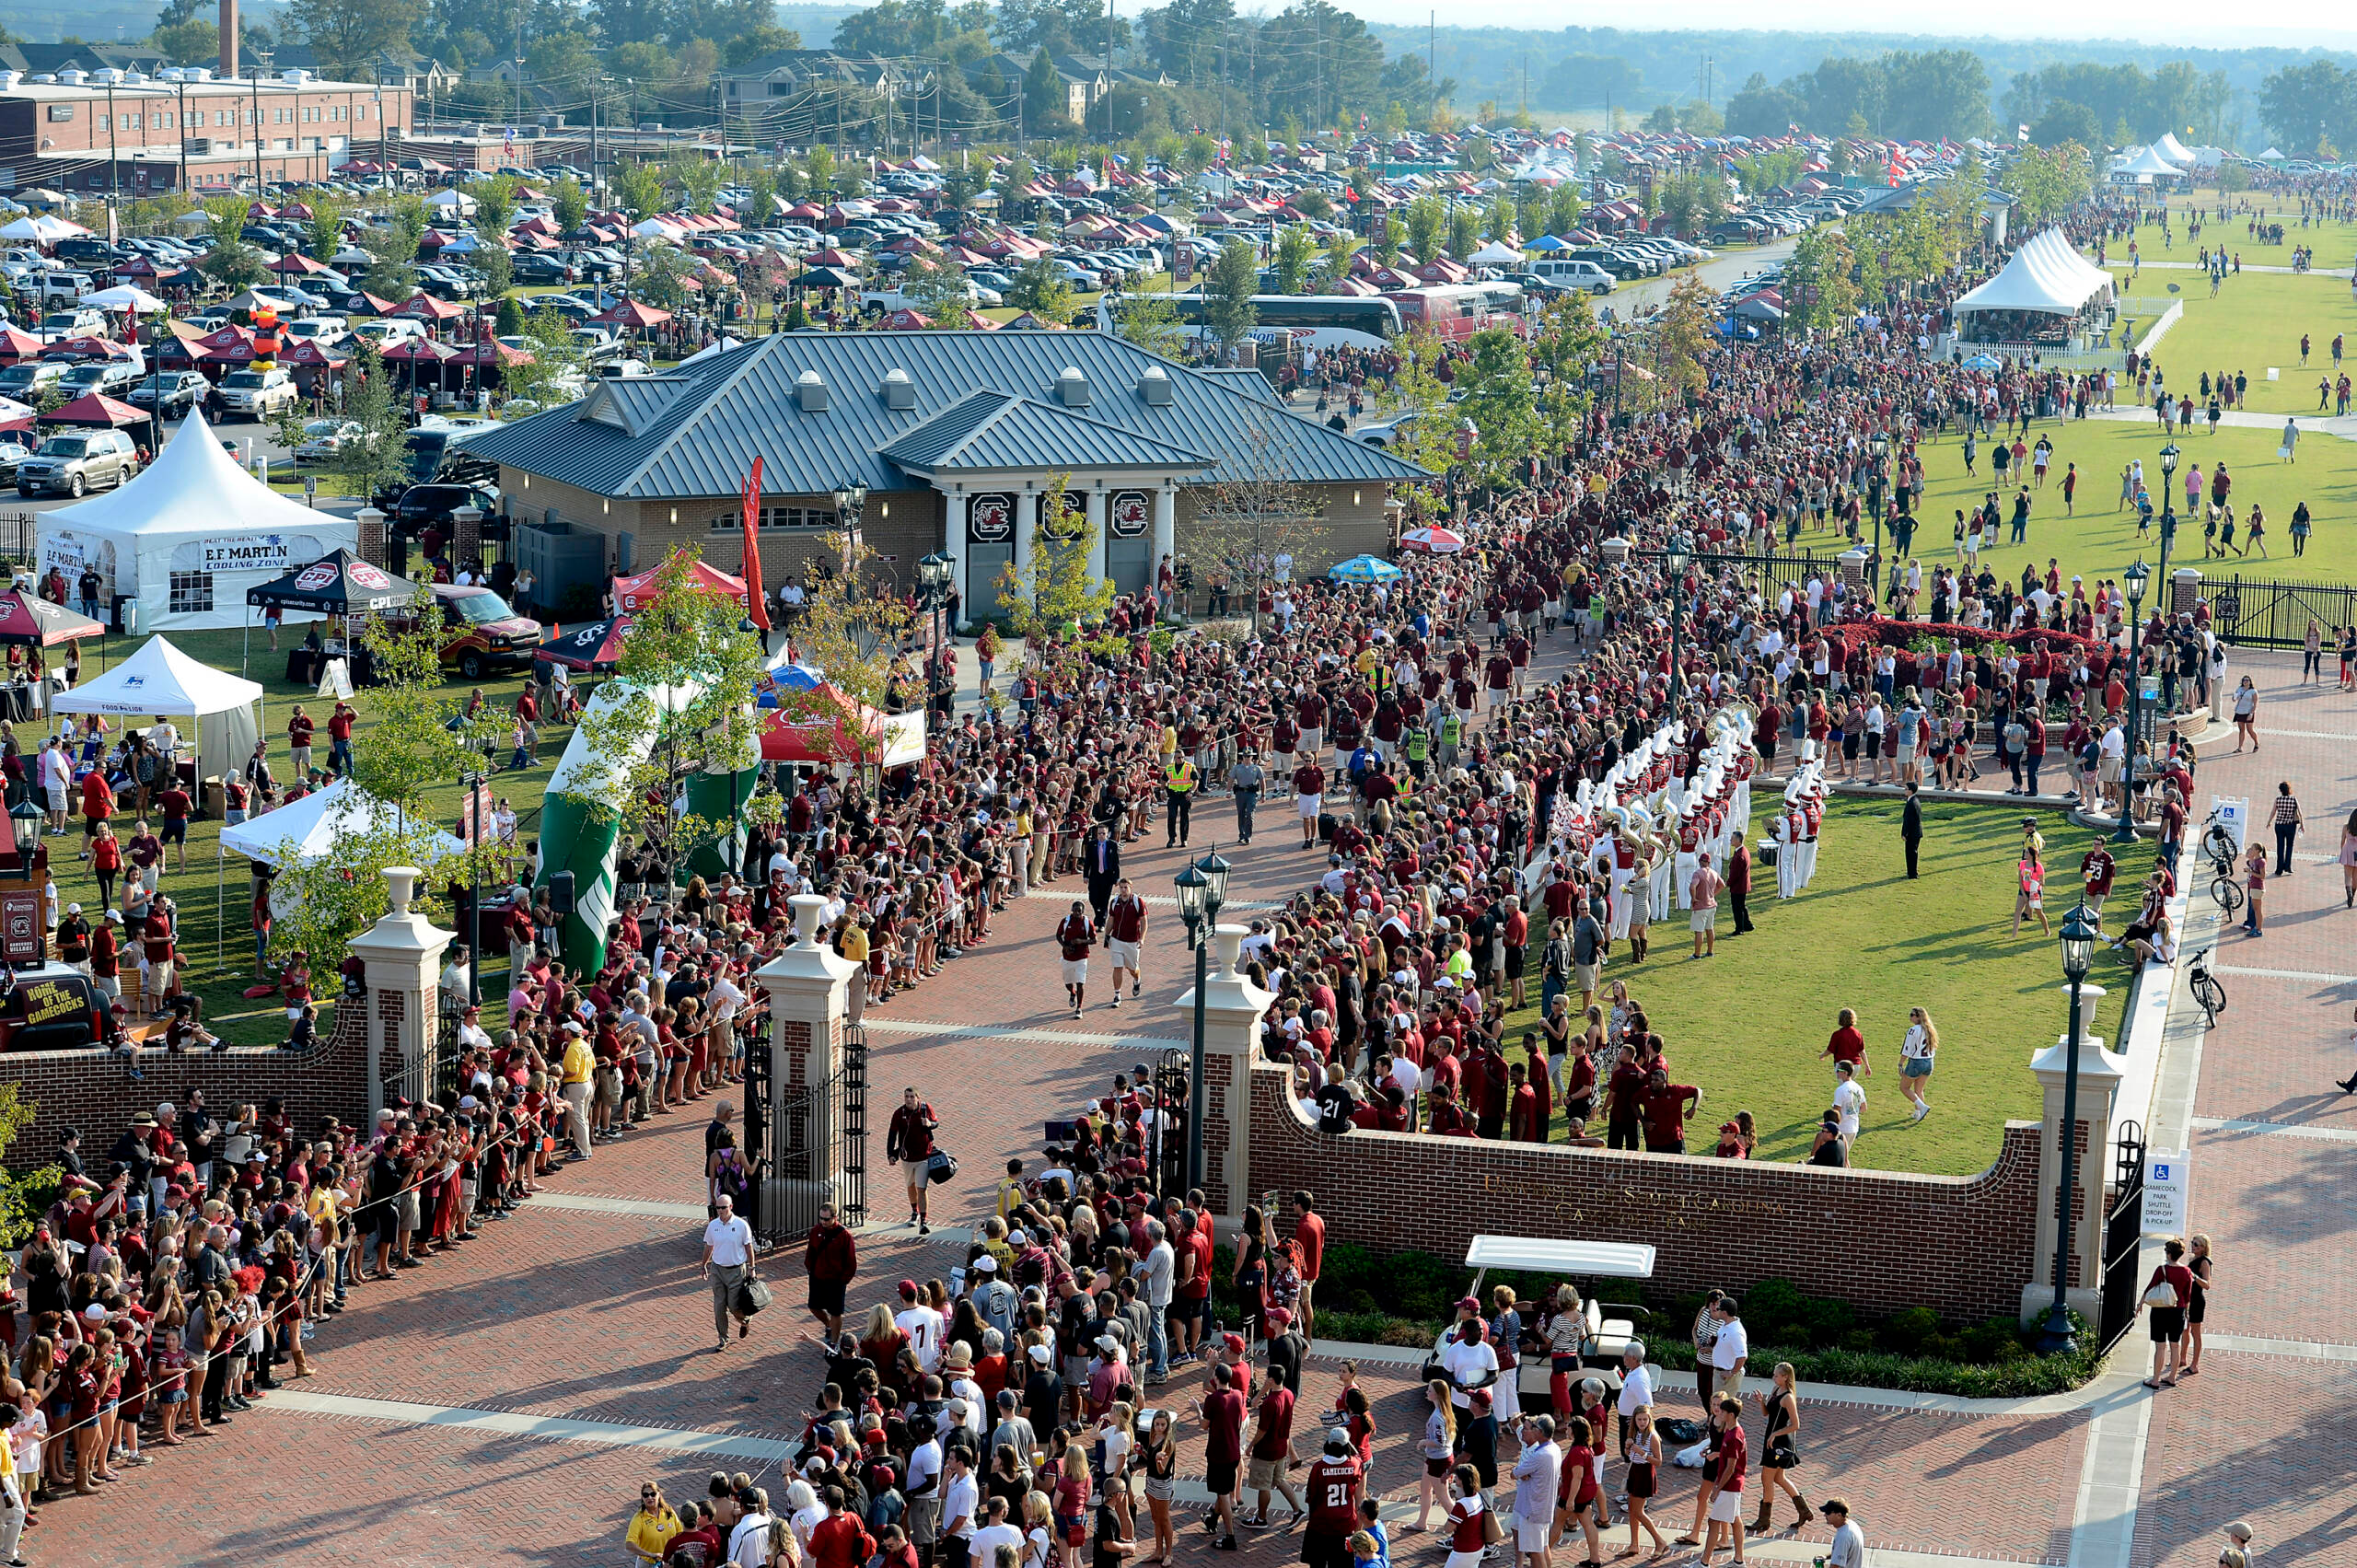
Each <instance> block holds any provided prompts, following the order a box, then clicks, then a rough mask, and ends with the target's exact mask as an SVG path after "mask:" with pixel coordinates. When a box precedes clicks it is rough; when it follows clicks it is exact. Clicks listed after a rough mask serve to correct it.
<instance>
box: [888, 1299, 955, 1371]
mask: <svg viewBox="0 0 2357 1568" xmlns="http://www.w3.org/2000/svg"><path fill="white" fill-rule="evenodd" d="M892 1321H893V1322H894V1323H895V1324H897V1325H898V1326H899V1328H900V1332H902V1333H904V1334H906V1335H908V1336H909V1349H910V1350H911V1351H912V1352H913V1353H915V1355H916V1358H917V1366H918V1367H919V1368H920V1369H921V1370H923V1371H925V1372H938V1371H940V1370H941V1336H942V1330H943V1328H944V1326H945V1325H944V1324H943V1323H942V1320H941V1314H940V1313H938V1312H935V1310H934V1309H933V1308H932V1307H928V1306H926V1305H925V1304H924V1303H923V1301H921V1300H919V1299H918V1297H917V1287H916V1283H915V1282H914V1281H911V1280H902V1281H901V1282H900V1311H898V1312H896V1313H894V1314H893V1315H892Z"/></svg>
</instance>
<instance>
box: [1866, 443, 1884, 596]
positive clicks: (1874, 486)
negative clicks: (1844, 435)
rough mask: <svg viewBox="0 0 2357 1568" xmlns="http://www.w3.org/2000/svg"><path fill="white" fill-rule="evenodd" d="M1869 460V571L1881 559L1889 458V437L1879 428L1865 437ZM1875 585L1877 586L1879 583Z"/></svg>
mask: <svg viewBox="0 0 2357 1568" xmlns="http://www.w3.org/2000/svg"><path fill="white" fill-rule="evenodd" d="M1866 451H1867V454H1868V456H1869V459H1870V460H1869V462H1868V464H1867V467H1866V510H1868V511H1869V512H1872V513H1873V514H1874V515H1875V552H1874V555H1873V557H1872V558H1871V559H1870V560H1869V561H1868V562H1867V563H1866V566H1867V569H1868V571H1869V572H1871V571H1873V570H1874V569H1875V567H1876V566H1877V565H1878V564H1879V563H1881V561H1882V492H1883V485H1884V483H1885V482H1886V481H1885V478H1884V474H1883V468H1884V465H1885V463H1886V462H1887V461H1888V459H1889V458H1890V437H1889V436H1887V435H1886V434H1885V433H1884V432H1882V431H1880V430H1876V431H1875V433H1874V434H1873V435H1872V436H1867V437H1866ZM1875 587H1877V588H1879V587H1881V584H1880V583H1879V582H1876V583H1875Z"/></svg>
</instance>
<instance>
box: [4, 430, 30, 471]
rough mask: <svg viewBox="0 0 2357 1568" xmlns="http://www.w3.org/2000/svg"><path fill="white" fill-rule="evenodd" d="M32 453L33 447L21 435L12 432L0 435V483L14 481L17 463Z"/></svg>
mask: <svg viewBox="0 0 2357 1568" xmlns="http://www.w3.org/2000/svg"><path fill="white" fill-rule="evenodd" d="M32 455H33V449H32V448H31V447H28V446H26V445H25V443H24V440H23V438H22V437H21V436H17V435H16V434H14V433H13V432H11V433H10V434H9V435H6V436H0V484H14V483H16V482H17V465H18V464H20V463H22V462H23V461H24V460H25V459H27V458H29V457H31V456H32Z"/></svg>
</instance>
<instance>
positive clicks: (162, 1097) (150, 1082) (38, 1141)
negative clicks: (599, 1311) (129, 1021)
mask: <svg viewBox="0 0 2357 1568" xmlns="http://www.w3.org/2000/svg"><path fill="white" fill-rule="evenodd" d="M385 994H388V995H391V996H392V997H393V1000H394V1004H395V1005H396V1006H398V1005H400V1002H401V998H400V996H399V994H398V993H385ZM331 1017H332V1020H333V1021H332V1023H331V1026H330V1028H329V1030H328V1033H327V1035H326V1036H325V1038H324V1039H323V1040H321V1041H320V1043H319V1044H318V1045H315V1046H313V1047H312V1048H311V1049H310V1050H308V1051H273V1050H271V1049H269V1048H267V1047H260V1048H256V1047H241V1048H238V1049H235V1050H231V1051H226V1052H224V1053H223V1054H221V1055H219V1056H168V1055H166V1054H165V1053H164V1052H163V1051H162V1050H161V1049H160V1048H157V1049H150V1050H146V1051H142V1052H141V1053H140V1058H139V1070H140V1072H142V1073H143V1074H145V1075H146V1076H145V1082H134V1080H133V1079H132V1078H131V1077H130V1075H129V1074H127V1073H126V1072H125V1071H124V1070H123V1064H122V1059H121V1058H120V1057H115V1056H110V1055H107V1054H105V1053H103V1052H99V1051H25V1052H21V1053H17V1054H11V1055H5V1056H0V1083H6V1084H14V1085H16V1086H17V1092H18V1093H19V1094H21V1095H22V1096H23V1097H24V1098H26V1099H29V1100H30V1101H32V1102H33V1105H34V1108H35V1109H34V1114H33V1120H32V1123H31V1125H30V1126H29V1127H27V1128H26V1129H25V1131H24V1132H22V1133H21V1134H19V1135H18V1137H17V1141H16V1143H15V1144H12V1145H11V1146H10V1147H9V1149H8V1154H7V1163H8V1165H9V1167H10V1168H12V1169H17V1170H29V1169H32V1168H34V1167H40V1166H43V1165H47V1164H48V1163H49V1162H50V1161H51V1160H52V1158H54V1157H55V1156H56V1154H57V1140H58V1134H59V1133H60V1132H62V1131H63V1130H64V1129H65V1128H67V1127H75V1128H79V1129H80V1130H81V1132H82V1156H83V1158H84V1159H85V1160H92V1161H95V1160H102V1159H104V1158H105V1156H106V1152H107V1150H108V1149H109V1148H110V1147H111V1146H112V1145H113V1144H114V1140H115V1135H116V1134H117V1133H119V1132H122V1129H123V1128H125V1127H127V1126H129V1125H130V1123H131V1118H132V1116H133V1114H134V1112H136V1111H140V1110H153V1109H156V1107H157V1105H158V1104H160V1103H162V1102H164V1101H167V1100H168V1101H170V1102H171V1103H172V1104H174V1105H185V1104H186V1103H187V1102H188V1092H189V1091H190V1090H191V1089H203V1091H204V1103H205V1106H206V1109H209V1110H211V1111H212V1113H213V1114H214V1116H215V1117H216V1118H222V1119H226V1118H227V1117H230V1116H233V1115H235V1114H236V1113H237V1109H238V1105H239V1104H241V1103H244V1104H251V1105H255V1106H260V1105H261V1103H262V1102H263V1101H265V1100H267V1099H270V1098H273V1096H274V1097H276V1098H279V1099H282V1100H284V1102H285V1105H286V1110H287V1114H288V1115H289V1116H290V1117H292V1118H293V1119H294V1122H295V1127H296V1131H297V1132H312V1131H314V1130H316V1129H317V1128H318V1126H319V1119H320V1118H321V1117H323V1116H336V1117H341V1118H342V1119H343V1121H346V1122H359V1123H362V1124H364V1125H365V1124H366V1121H367V1116H368V1088H369V1086H368V1027H367V1026H368V1017H367V1013H366V1009H364V1008H360V1007H343V1006H339V1007H337V1008H336V1009H335V1010H334V1012H333V1014H332V1015H331Z"/></svg>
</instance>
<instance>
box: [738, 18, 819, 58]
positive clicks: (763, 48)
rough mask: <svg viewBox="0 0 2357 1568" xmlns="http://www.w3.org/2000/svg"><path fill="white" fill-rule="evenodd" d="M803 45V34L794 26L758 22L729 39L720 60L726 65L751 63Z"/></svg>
mask: <svg viewBox="0 0 2357 1568" xmlns="http://www.w3.org/2000/svg"><path fill="white" fill-rule="evenodd" d="M801 47H802V35H801V34H800V33H798V32H796V31H795V30H794V29H792V28H782V27H778V26H776V25H775V24H773V23H769V22H756V23H755V24H754V25H753V26H751V27H749V28H748V29H745V30H744V31H743V32H740V33H738V34H737V36H736V37H735V38H732V39H730V40H729V41H728V42H727V44H726V46H725V47H724V48H723V49H722V50H721V52H720V60H721V64H724V65H749V64H752V63H753V62H754V61H756V60H761V59H764V58H766V57H768V56H769V55H772V54H783V53H784V52H786V51H787V50H789V49H799V48H801Z"/></svg>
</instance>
